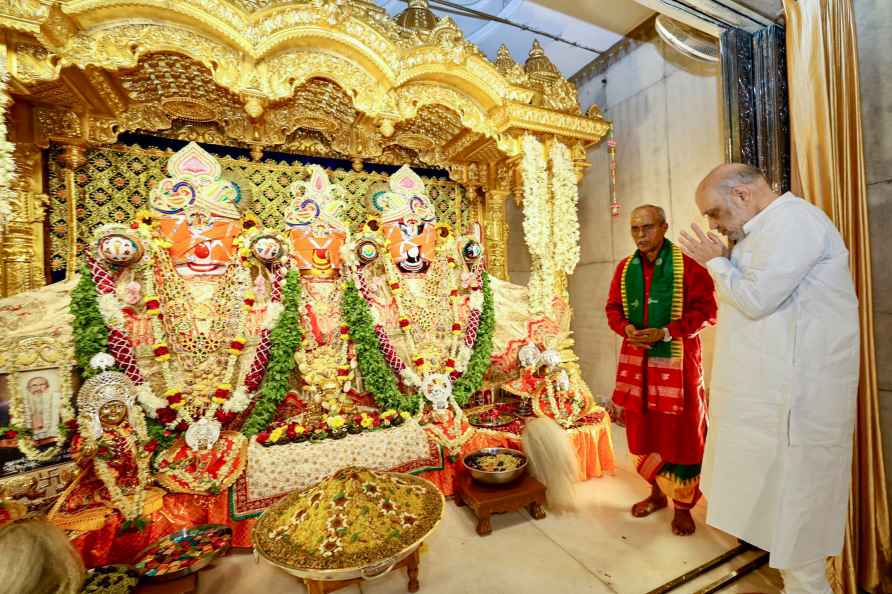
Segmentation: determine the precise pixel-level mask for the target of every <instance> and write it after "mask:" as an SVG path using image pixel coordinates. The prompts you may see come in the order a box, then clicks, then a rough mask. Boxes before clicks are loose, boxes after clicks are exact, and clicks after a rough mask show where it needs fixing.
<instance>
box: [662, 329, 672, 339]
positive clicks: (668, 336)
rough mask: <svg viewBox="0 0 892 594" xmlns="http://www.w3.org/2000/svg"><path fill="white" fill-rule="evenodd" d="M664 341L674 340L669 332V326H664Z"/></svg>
mask: <svg viewBox="0 0 892 594" xmlns="http://www.w3.org/2000/svg"><path fill="white" fill-rule="evenodd" d="M663 342H672V334H671V333H670V332H669V328H663Z"/></svg>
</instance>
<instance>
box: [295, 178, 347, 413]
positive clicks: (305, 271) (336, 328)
mask: <svg viewBox="0 0 892 594" xmlns="http://www.w3.org/2000/svg"><path fill="white" fill-rule="evenodd" d="M309 169H310V176H309V180H307V181H297V182H294V183H293V184H292V185H291V187H290V188H289V191H290V193H291V197H292V200H291V203H290V205H289V208H288V211H287V212H286V214H285V225H286V227H287V228H288V234H289V237H290V239H291V254H292V265H293V266H294V267H295V268H296V269H297V270H299V271H300V275H301V306H300V325H301V334H302V337H303V341H302V343H301V345H300V348H299V349H298V350H297V352H296V353H295V360H296V362H297V365H298V370H299V371H300V375H301V382H302V384H303V385H302V387H303V390H302V391H303V396H304V398H303V399H304V403H305V404H306V405H308V406H309V408H310V411H309V413H310V414H309V415H308V416H307V417H308V420H309V421H316V422H318V421H319V420H320V419H321V415H322V413H323V411H324V413H325V414H327V415H329V416H337V415H339V414H340V413H349V412H352V408H353V400H352V399H351V398H350V396H349V394H351V393H354V391H353V390H352V388H353V379H354V368H355V366H356V359H355V356H354V353H353V351H352V349H351V347H350V342H349V341H348V340H346V335H343V334H342V332H341V328H342V327H343V323H342V320H341V299H342V295H343V282H342V280H341V250H342V248H343V246H344V244H345V242H346V241H347V240H348V238H349V234H350V228H349V225H348V223H347V221H346V220H345V219H344V218H343V212H344V210H345V202H344V195H343V190H342V188H341V187H340V186H336V185H333V184H331V182H330V181H329V179H328V175H327V174H326V173H325V170H323V169H322V168H321V167H319V166H317V165H311V166H310V168H309ZM310 417H313V418H312V419H311V418H310Z"/></svg>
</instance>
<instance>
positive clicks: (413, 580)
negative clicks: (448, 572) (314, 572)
mask: <svg viewBox="0 0 892 594" xmlns="http://www.w3.org/2000/svg"><path fill="white" fill-rule="evenodd" d="M420 549H421V546H419V547H418V548H416V549H415V550H414V551H412V554H410V555H409V556H408V557H406V558H405V559H403V560H402V561H400V562H399V563H397V564H396V565H394V566H393V570H397V569H402V568H403V567H405V568H406V574H407V575H408V576H409V586H408V588H407V589H408V590H409V592H417V591H418V589H419V588H420V587H421V586H420V584H419V583H418V560H419V559H418V558H419V555H418V552H419V550H420ZM364 581H366V580H364V579H362V578H356V579H352V580H332V581H327V580H311V579H304V584H305V585H306V586H307V590H308V591H309V594H328V592H334V591H335V590H340V589H341V588H346V587H347V586H352V585H353V584H361V583H363V582H364Z"/></svg>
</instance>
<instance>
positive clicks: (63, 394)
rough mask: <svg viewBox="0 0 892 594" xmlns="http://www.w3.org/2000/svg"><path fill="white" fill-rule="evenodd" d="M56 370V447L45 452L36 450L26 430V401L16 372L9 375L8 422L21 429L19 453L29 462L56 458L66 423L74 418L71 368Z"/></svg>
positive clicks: (27, 418) (30, 435)
mask: <svg viewBox="0 0 892 594" xmlns="http://www.w3.org/2000/svg"><path fill="white" fill-rule="evenodd" d="M58 369H59V378H60V385H59V398H60V401H61V402H60V406H59V436H58V437H57V441H56V445H54V446H52V447H50V448H47V449H46V450H40V449H38V448H37V446H36V445H35V443H34V437H33V434H32V431H31V429H30V428H28V427H29V422H30V418H31V415H30V411H29V410H28V402H27V400H28V399H27V398H25V397H23V396H22V393H21V390H19V377H18V372H12V373H10V374H9V379H8V384H7V385H8V386H9V392H10V397H11V398H10V407H9V416H10V421H11V423H12V425H13V426H14V427H16V428H21V431H20V432H19V434H18V440H19V441H18V446H19V451H21V452H22V453H23V454H25V457H26V458H28V459H29V460H36V461H38V462H47V461H49V460H52V459H53V458H55V457H56V456H58V455H59V453H60V452H61V451H62V446H63V445H64V442H65V441H66V439H65V437H64V436H65V435H66V433H67V425H68V422H69V421H70V420H72V419H73V418H74V406H73V404H72V389H71V372H72V368H71V367H69V366H66V367H59V368H58Z"/></svg>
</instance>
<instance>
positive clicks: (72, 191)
mask: <svg viewBox="0 0 892 594" xmlns="http://www.w3.org/2000/svg"><path fill="white" fill-rule="evenodd" d="M86 162H87V151H86V149H84V147H82V146H79V145H76V144H67V145H65V146H64V147H63V148H62V152H61V153H59V163H61V164H62V168H63V173H64V175H65V195H66V202H65V208H66V225H67V227H68V235H67V237H68V256H67V258H66V260H65V278H66V279H69V278H71V277H73V276H74V275H75V274H77V239H78V224H77V184H76V183H75V180H74V174H75V171H76V170H77V169H78V168H79V167H80V166H81V165H83V164H84V163H86Z"/></svg>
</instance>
